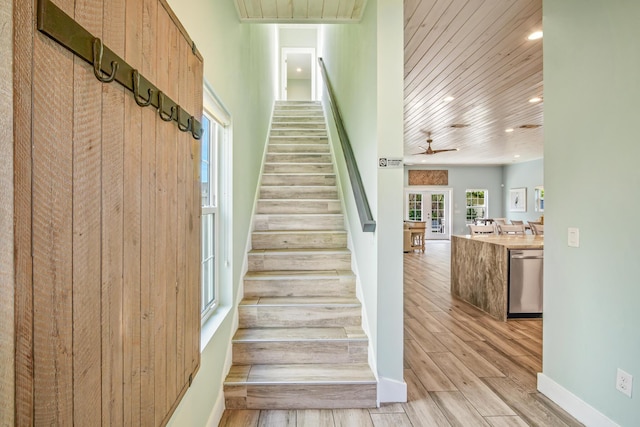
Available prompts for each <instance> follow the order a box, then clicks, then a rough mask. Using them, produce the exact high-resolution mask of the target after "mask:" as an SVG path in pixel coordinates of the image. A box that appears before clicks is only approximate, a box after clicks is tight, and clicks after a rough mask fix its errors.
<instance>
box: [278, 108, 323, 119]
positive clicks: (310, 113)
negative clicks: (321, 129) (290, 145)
mask: <svg viewBox="0 0 640 427" xmlns="http://www.w3.org/2000/svg"><path fill="white" fill-rule="evenodd" d="M295 117H304V118H305V119H308V118H311V119H313V120H324V113H323V112H322V110H303V111H295V110H282V111H276V112H275V113H274V115H273V118H274V119H276V120H287V119H291V118H295Z"/></svg>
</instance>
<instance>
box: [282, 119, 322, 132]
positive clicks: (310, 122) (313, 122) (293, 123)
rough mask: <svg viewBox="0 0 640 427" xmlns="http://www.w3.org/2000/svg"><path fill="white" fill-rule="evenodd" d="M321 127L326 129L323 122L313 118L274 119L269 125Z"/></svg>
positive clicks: (296, 127)
mask: <svg viewBox="0 0 640 427" xmlns="http://www.w3.org/2000/svg"><path fill="white" fill-rule="evenodd" d="M289 128H293V129H322V130H326V125H325V124H324V122H319V121H317V120H314V119H313V118H312V119H310V120H297V121H291V122H290V121H287V120H286V119H284V120H274V121H273V124H272V125H271V129H273V130H275V129H289Z"/></svg>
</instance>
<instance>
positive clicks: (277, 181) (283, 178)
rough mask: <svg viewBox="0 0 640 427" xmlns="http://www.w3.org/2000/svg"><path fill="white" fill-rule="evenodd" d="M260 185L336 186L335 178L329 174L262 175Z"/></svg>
mask: <svg viewBox="0 0 640 427" xmlns="http://www.w3.org/2000/svg"><path fill="white" fill-rule="evenodd" d="M262 185H284V186H290V185H302V186H305V185H319V186H327V185H329V186H331V185H336V176H335V175H330V174H315V175H311V174H309V175H305V174H291V175H286V174H277V175H272V174H263V175H262Z"/></svg>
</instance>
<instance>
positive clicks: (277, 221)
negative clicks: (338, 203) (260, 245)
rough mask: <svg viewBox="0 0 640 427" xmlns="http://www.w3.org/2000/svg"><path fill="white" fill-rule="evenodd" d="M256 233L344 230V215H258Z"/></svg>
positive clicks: (256, 217)
mask: <svg viewBox="0 0 640 427" xmlns="http://www.w3.org/2000/svg"><path fill="white" fill-rule="evenodd" d="M254 225H255V230H256V231H270V230H282V231H286V230H344V217H343V216H342V215H339V214H338V215H277V214H274V215H262V214H260V215H256V216H255V222H254Z"/></svg>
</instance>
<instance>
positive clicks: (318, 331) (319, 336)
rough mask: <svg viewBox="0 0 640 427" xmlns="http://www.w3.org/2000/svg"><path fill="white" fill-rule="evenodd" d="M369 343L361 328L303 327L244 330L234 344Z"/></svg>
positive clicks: (238, 332)
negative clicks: (264, 342)
mask: <svg viewBox="0 0 640 427" xmlns="http://www.w3.org/2000/svg"><path fill="white" fill-rule="evenodd" d="M335 340H351V341H367V336H366V335H365V333H364V331H363V330H362V328H361V327H359V326H352V327H315V328H314V327H301V328H243V329H238V330H237V332H236V334H235V335H234V337H233V342H234V343H238V342H263V341H284V342H288V341H294V342H305V341H335Z"/></svg>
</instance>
